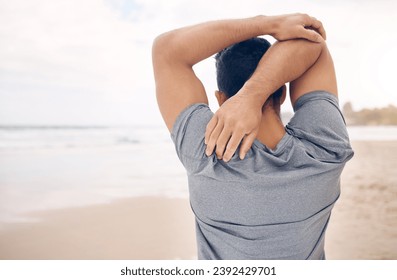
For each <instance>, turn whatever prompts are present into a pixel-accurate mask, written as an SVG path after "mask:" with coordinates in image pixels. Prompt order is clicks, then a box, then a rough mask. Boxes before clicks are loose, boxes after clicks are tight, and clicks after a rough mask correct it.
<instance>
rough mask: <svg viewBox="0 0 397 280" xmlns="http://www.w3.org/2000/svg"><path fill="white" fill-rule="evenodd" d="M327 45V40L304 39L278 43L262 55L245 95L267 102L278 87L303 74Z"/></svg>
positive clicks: (260, 101)
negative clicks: (312, 40)
mask: <svg viewBox="0 0 397 280" xmlns="http://www.w3.org/2000/svg"><path fill="white" fill-rule="evenodd" d="M323 46H324V44H323V43H320V44H318V43H312V42H309V41H307V40H304V39H295V40H288V41H283V42H277V43H275V44H274V45H273V46H272V47H270V48H269V50H268V51H267V52H266V53H265V55H264V56H263V57H262V59H261V61H260V62H259V64H258V67H257V68H256V70H255V72H254V74H253V75H252V77H251V78H250V79H249V80H248V81H247V82H246V83H245V85H244V87H243V90H241V94H246V95H250V96H251V97H252V98H254V99H255V100H256V101H257V102H258V103H260V104H262V105H263V104H264V103H265V102H266V100H267V98H268V97H269V96H270V95H271V94H272V93H274V92H275V91H276V90H277V89H278V88H280V87H281V86H282V85H284V84H285V83H288V82H290V81H293V80H295V79H296V78H298V77H300V76H301V75H302V74H303V73H305V72H306V71H307V70H308V69H309V68H310V67H311V66H312V65H314V64H315V63H316V61H317V59H318V58H319V57H320V54H321V51H322V49H323Z"/></svg>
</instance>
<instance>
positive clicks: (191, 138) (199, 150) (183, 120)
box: [171, 103, 213, 169]
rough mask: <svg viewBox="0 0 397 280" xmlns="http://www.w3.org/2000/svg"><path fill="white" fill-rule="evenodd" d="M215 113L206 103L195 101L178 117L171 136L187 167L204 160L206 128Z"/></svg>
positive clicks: (180, 157)
mask: <svg viewBox="0 0 397 280" xmlns="http://www.w3.org/2000/svg"><path fill="white" fill-rule="evenodd" d="M212 116H213V113H212V111H211V109H210V108H209V106H208V105H207V104H204V103H195V104H192V105H190V106H188V107H187V108H185V109H184V110H183V111H182V112H181V113H180V114H179V115H178V117H177V118H176V120H175V123H174V125H173V128H172V131H171V138H172V141H173V142H174V145H175V150H176V153H177V155H178V157H179V159H180V160H181V162H182V164H183V165H184V166H185V168H186V169H190V168H191V166H192V165H193V164H197V162H199V161H202V160H207V156H206V155H205V148H206V146H205V143H204V137H205V129H206V127H207V124H208V122H209V121H210V119H211V118H212Z"/></svg>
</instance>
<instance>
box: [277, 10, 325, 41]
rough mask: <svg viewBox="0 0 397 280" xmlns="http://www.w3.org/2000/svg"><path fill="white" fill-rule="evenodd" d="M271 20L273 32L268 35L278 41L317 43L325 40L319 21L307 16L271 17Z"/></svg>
mask: <svg viewBox="0 0 397 280" xmlns="http://www.w3.org/2000/svg"><path fill="white" fill-rule="evenodd" d="M271 20H272V21H273V23H274V26H273V30H274V31H272V32H271V33H270V35H272V36H273V37H274V38H275V39H277V40H278V41H285V40H290V39H306V40H309V41H312V42H318V43H319V42H321V41H322V40H323V39H324V40H325V39H326V34H325V30H324V27H323V24H322V23H321V21H319V20H318V19H316V18H315V17H311V16H309V15H307V14H290V15H280V16H271ZM321 37H322V38H321Z"/></svg>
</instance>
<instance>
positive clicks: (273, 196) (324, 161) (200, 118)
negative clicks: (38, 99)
mask: <svg viewBox="0 0 397 280" xmlns="http://www.w3.org/2000/svg"><path fill="white" fill-rule="evenodd" d="M294 110H295V115H294V117H293V118H292V119H291V121H290V122H289V124H288V125H287V126H286V134H285V135H284V137H283V138H282V139H281V141H280V142H279V143H278V145H277V147H276V148H275V149H274V150H272V149H269V148H267V147H266V146H265V145H263V144H262V143H260V142H259V141H257V140H255V142H254V144H253V146H252V148H251V149H250V151H249V152H248V154H247V156H246V158H245V159H244V160H240V159H239V158H238V153H236V154H235V155H234V156H233V158H232V159H231V160H230V161H229V162H227V163H225V162H224V161H222V160H218V159H217V158H216V156H215V155H212V156H210V157H207V156H206V155H205V149H206V145H205V144H204V134H205V129H206V125H207V123H208V122H209V120H210V119H211V117H212V116H213V113H212V112H211V110H210V109H209V107H208V105H206V104H193V105H191V106H189V107H188V108H186V109H185V110H184V111H183V112H182V113H181V114H180V115H179V116H178V118H177V120H176V121H175V124H174V127H173V131H172V133H171V137H172V140H173V141H174V143H175V147H176V152H177V154H178V157H179V159H180V160H181V162H182V164H183V165H184V167H185V169H186V171H187V174H188V182H189V193H190V203H191V207H192V210H193V212H194V214H195V217H196V235H197V246H198V258H199V259H324V258H325V254H324V235H325V230H326V227H327V224H328V221H329V218H330V214H331V209H332V207H333V205H334V203H335V201H336V200H337V199H338V197H339V194H340V175H341V172H342V169H343V167H344V165H345V163H346V161H348V160H349V159H350V158H351V157H352V156H353V151H352V148H351V146H350V143H349V137H348V134H347V131H346V126H345V122H344V119H343V116H342V114H341V112H340V110H339V107H338V100H337V98H336V97H335V96H334V95H332V94H330V93H327V92H323V91H316V92H311V93H308V94H305V95H304V96H302V97H300V98H299V99H298V101H297V102H296V104H295V108H294Z"/></svg>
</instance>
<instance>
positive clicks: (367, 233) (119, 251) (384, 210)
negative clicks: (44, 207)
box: [0, 141, 397, 259]
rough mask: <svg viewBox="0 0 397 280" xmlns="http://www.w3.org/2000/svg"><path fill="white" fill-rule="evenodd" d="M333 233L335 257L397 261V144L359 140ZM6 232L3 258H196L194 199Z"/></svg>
mask: <svg viewBox="0 0 397 280" xmlns="http://www.w3.org/2000/svg"><path fill="white" fill-rule="evenodd" d="M353 148H354V150H355V153H356V154H355V157H354V159H353V160H352V161H350V162H349V163H348V165H347V166H346V168H345V171H344V174H343V177H342V195H341V197H340V200H339V201H338V202H337V204H336V205H335V208H334V211H333V214H332V218H331V221H330V224H329V228H328V232H327V236H326V254H327V258H328V259H397V175H396V172H395V166H396V162H397V142H396V141H390V142H386V141H383V142H381V141H376V142H371V141H362V142H354V143H353ZM30 217H32V218H36V219H37V222H30V223H7V224H3V225H2V229H1V230H0V259H195V258H196V245H195V236H194V220H193V215H192V212H191V209H190V205H189V202H188V200H187V199H176V198H174V199H171V198H163V197H141V198H126V199H122V200H117V201H114V202H112V203H109V204H100V205H95V206H86V207H80V208H71V209H61V210H51V211H42V212H34V213H31V214H30Z"/></svg>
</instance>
